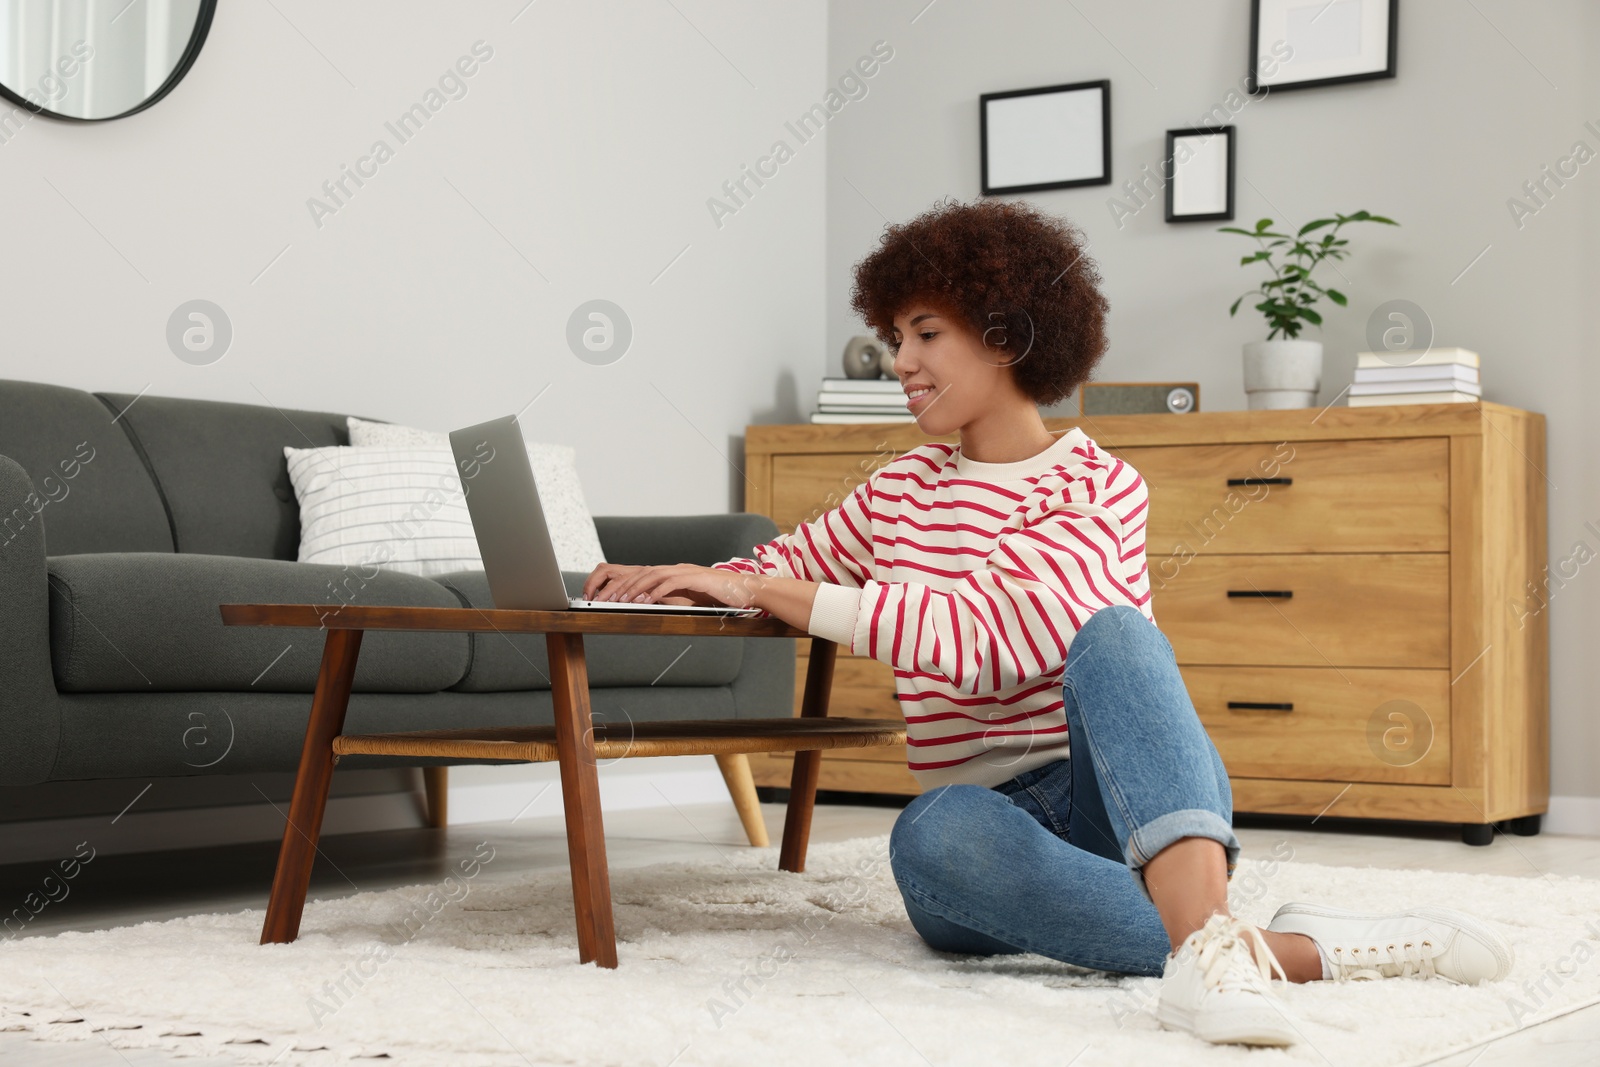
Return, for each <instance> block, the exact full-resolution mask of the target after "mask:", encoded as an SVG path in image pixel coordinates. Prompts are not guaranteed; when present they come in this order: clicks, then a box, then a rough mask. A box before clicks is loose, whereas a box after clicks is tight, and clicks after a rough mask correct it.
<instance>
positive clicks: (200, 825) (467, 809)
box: [0, 756, 731, 864]
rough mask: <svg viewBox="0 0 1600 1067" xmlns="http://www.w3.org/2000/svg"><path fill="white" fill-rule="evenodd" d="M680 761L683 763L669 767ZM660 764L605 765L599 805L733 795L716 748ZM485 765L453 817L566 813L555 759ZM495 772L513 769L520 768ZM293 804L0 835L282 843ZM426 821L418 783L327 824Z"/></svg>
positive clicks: (83, 820)
mask: <svg viewBox="0 0 1600 1067" xmlns="http://www.w3.org/2000/svg"><path fill="white" fill-rule="evenodd" d="M630 762H632V761H630ZM652 762H655V761H652ZM673 763H676V764H678V765H677V766H675V767H674V766H670V764H673ZM661 764H662V766H661V767H660V769H659V770H656V769H651V768H636V767H628V768H626V769H621V768H619V769H618V771H616V772H612V773H607V771H606V770H605V769H602V770H601V772H600V807H601V810H602V811H625V810H628V809H636V808H665V807H670V806H672V805H684V806H687V805H690V804H713V803H724V804H727V803H731V802H730V801H729V798H728V789H727V786H725V785H724V784H723V782H722V776H721V775H720V774H719V773H718V772H717V770H716V766H715V764H714V763H712V761H711V758H710V757H709V756H706V757H680V758H678V759H676V760H663V761H661ZM702 764H704V765H709V766H703V765H702ZM486 770H489V768H471V769H470V770H468V771H465V772H464V769H463V768H455V769H454V770H453V771H452V773H451V776H450V777H451V784H450V823H451V825H457V824H468V823H483V822H505V821H509V820H511V819H517V820H518V821H521V820H524V819H530V818H540V817H544V816H559V815H561V814H562V807H561V781H560V778H559V771H558V769H557V767H556V765H555V764H553V763H544V764H531V765H524V766H519V767H516V768H514V774H515V777H514V778H511V779H510V780H505V781H478V782H474V781H472V780H471V778H472V774H471V773H470V771H479V772H482V771H486ZM494 770H498V771H505V772H512V771H513V768H510V767H506V768H494ZM460 779H467V781H461V780H460ZM288 810H289V805H288V802H287V801H283V802H281V803H278V804H271V803H261V804H220V805H215V806H210V807H189V808H176V809H169V810H162V811H144V812H141V811H139V810H137V809H134V810H130V811H125V812H124V813H122V814H121V815H118V816H116V817H115V818H114V819H113V818H112V817H108V816H105V815H85V816H75V817H72V818H65V819H33V820H28V821H18V822H9V823H6V824H5V825H4V828H3V833H0V864H9V863H34V862H38V861H46V862H48V861H51V860H58V859H64V858H66V857H68V856H71V855H73V853H74V851H75V850H76V848H77V846H78V843H79V842H82V841H86V842H88V843H89V844H90V845H91V846H92V847H93V848H94V850H95V854H96V855H116V854H119V853H128V852H155V851H160V850H163V849H173V848H205V847H209V846H212V845H231V844H239V843H242V842H247V841H277V840H280V839H281V838H282V837H283V824H284V818H285V816H286V815H287V813H288ZM422 825H424V821H423V810H422V795H421V791H420V790H416V791H410V792H389V793H370V794H362V795H356V796H332V797H329V798H328V807H327V811H326V814H324V816H323V823H322V832H323V834H324V835H328V836H332V835H335V834H354V833H365V832H370V831H374V830H401V829H408V828H412V827H418V826H422Z"/></svg>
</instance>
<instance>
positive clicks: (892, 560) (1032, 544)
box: [714, 428, 1155, 788]
mask: <svg viewBox="0 0 1600 1067" xmlns="http://www.w3.org/2000/svg"><path fill="white" fill-rule="evenodd" d="M1148 505H1149V499H1148V496H1147V494H1146V490H1145V485H1144V480H1143V479H1142V478H1140V476H1139V473H1138V472H1137V471H1135V470H1134V469H1133V468H1132V467H1130V466H1129V465H1128V464H1126V463H1124V462H1122V461H1121V460H1120V459H1117V458H1116V457H1114V456H1110V455H1108V454H1106V453H1104V452H1102V451H1101V450H1100V449H1099V448H1098V447H1097V446H1096V445H1095V443H1094V441H1092V440H1090V439H1089V438H1088V437H1086V436H1085V435H1084V433H1083V431H1081V430H1078V429H1076V428H1074V429H1071V430H1068V431H1066V432H1065V433H1064V434H1062V435H1060V436H1059V437H1058V438H1057V440H1056V442H1055V444H1053V445H1051V446H1050V447H1049V448H1047V449H1045V450H1044V451H1043V452H1040V453H1039V454H1038V455H1036V456H1033V457H1031V458H1029V459H1024V460H1019V461H1017V462H1014V463H982V462H978V461H976V460H972V459H969V458H967V457H966V456H964V455H962V454H961V451H960V448H959V447H958V446H953V445H948V444H943V443H936V442H930V443H927V444H923V445H919V446H917V447H916V448H913V449H911V450H910V451H908V452H906V453H904V454H903V455H901V456H898V457H896V458H895V459H894V460H893V461H892V462H890V463H889V464H887V465H886V466H883V467H880V468H879V469H878V470H876V471H874V472H873V473H872V474H871V475H870V476H869V477H868V479H867V481H865V482H863V483H862V484H860V485H858V486H856V487H855V489H854V490H853V491H852V492H851V494H850V496H849V497H848V498H847V499H846V500H845V501H844V502H843V503H842V504H840V505H839V506H838V507H837V508H834V509H833V510H832V511H829V512H827V513H825V514H823V515H822V516H821V517H820V518H818V519H815V520H814V521H811V522H807V523H802V524H800V525H799V526H797V527H796V528H795V531H794V533H792V534H787V535H784V536H780V537H778V538H776V539H774V540H772V541H769V542H767V543H766V544H764V545H759V546H757V547H756V548H755V549H754V558H753V559H733V560H728V561H726V562H723V563H717V564H714V566H715V567H716V568H717V569H720V570H728V571H736V572H741V573H752V574H766V575H774V576H781V577H788V578H799V579H803V580H805V581H811V582H819V583H821V585H820V587H819V588H818V590H817V596H816V600H815V602H814V603H813V605H812V610H811V618H810V621H809V624H808V625H807V631H808V632H809V633H811V634H813V635H814V636H818V637H824V638H827V639H828V640H830V641H834V642H836V643H838V644H839V645H840V646H842V647H844V648H847V649H848V650H849V651H850V652H851V653H852V654H853V655H861V656H871V657H872V658H873V659H877V660H882V661H883V662H884V663H887V664H889V665H890V666H891V667H893V668H894V678H895V690H896V695H897V696H898V698H899V700H900V707H901V710H902V711H903V712H904V713H905V720H906V738H907V742H908V744H907V766H908V768H909V769H910V771H911V773H912V774H913V775H914V776H915V777H916V778H917V780H918V781H919V782H920V783H921V784H922V786H923V787H924V788H932V787H934V786H938V785H944V784H947V783H951V782H970V783H973V784H976V785H984V786H993V785H998V784H999V783H1001V782H1003V781H1005V780H1006V779H1008V778H1011V777H1014V776H1016V775H1018V774H1021V773H1023V772H1024V771H1028V770H1032V769H1033V768H1035V767H1038V766H1042V765H1043V764H1046V763H1049V762H1051V761H1052V760H1057V759H1061V758H1063V757H1066V756H1067V755H1068V740H1067V720H1066V712H1065V710H1064V707H1063V701H1062V674H1063V672H1064V670H1065V668H1066V659H1067V649H1068V647H1069V646H1070V645H1071V644H1072V638H1073V636H1074V635H1075V634H1076V633H1077V631H1078V629H1079V627H1081V626H1082V625H1083V623H1084V620H1086V619H1087V618H1088V617H1089V616H1090V615H1092V614H1094V612H1096V611H1098V610H1099V609H1101V608H1103V607H1107V606H1110V605H1114V604H1128V605H1132V606H1133V607H1135V608H1137V609H1138V610H1139V611H1140V612H1142V613H1143V614H1144V615H1145V617H1146V618H1148V619H1150V620H1151V622H1152V623H1154V621H1155V617H1154V616H1153V615H1152V614H1151V610H1150V582H1149V575H1148V568H1147V566H1146V563H1145V548H1144V541H1145V538H1144V530H1145V518H1146V515H1147V513H1148Z"/></svg>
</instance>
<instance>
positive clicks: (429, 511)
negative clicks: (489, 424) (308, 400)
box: [283, 445, 603, 577]
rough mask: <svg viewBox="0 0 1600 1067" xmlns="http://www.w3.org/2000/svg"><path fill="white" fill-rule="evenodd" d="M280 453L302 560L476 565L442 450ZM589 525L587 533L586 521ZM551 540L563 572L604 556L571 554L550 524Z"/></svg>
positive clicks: (479, 561) (430, 571)
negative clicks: (296, 511)
mask: <svg viewBox="0 0 1600 1067" xmlns="http://www.w3.org/2000/svg"><path fill="white" fill-rule="evenodd" d="M283 452H284V456H285V457H286V458H287V459H288V463H289V480H290V482H291V483H292V484H293V486H294V494H295V498H296V499H297V500H298V501H299V504H300V552H299V556H298V559H299V560H300V561H301V562H303V563H328V564H333V565H335V566H344V567H356V568H361V569H368V568H371V567H379V568H382V569H386V570H393V571H400V572H403V573H406V574H416V575H421V576H424V577H429V576H433V575H438V574H448V573H450V572H452V571H463V570H482V569H483V557H482V556H480V555H479V553H478V541H477V538H476V536H475V535H474V534H473V531H472V519H471V518H470V516H469V515H468V514H467V505H466V499H465V497H464V496H463V494H462V492H461V479H460V477H459V475H457V473H456V465H455V458H454V457H453V456H452V455H451V453H450V451H449V450H448V449H441V448H436V447H426V446H425V447H399V448H375V447H354V446H345V445H339V446H334V447H329V448H285V449H284V450H283ZM535 480H536V481H537V480H538V478H537V474H536V475H535ZM542 495H543V492H542V487H541V497H542ZM589 525H590V530H591V533H592V531H593V520H590V524H589ZM551 540H552V541H553V542H554V546H555V550H556V561H557V563H558V564H559V565H560V567H561V569H562V570H572V571H585V572H586V571H590V570H593V569H594V566H595V565H596V563H599V562H603V558H601V557H599V555H598V551H596V552H595V554H594V556H593V557H591V556H588V555H574V554H573V549H572V546H571V545H570V544H563V543H562V541H561V540H558V539H557V538H556V531H555V529H554V528H552V530H551ZM598 544H599V540H598V538H595V546H596V549H598ZM591 558H592V559H593V562H591V561H590V560H591Z"/></svg>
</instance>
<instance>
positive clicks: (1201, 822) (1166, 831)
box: [1124, 808, 1239, 903]
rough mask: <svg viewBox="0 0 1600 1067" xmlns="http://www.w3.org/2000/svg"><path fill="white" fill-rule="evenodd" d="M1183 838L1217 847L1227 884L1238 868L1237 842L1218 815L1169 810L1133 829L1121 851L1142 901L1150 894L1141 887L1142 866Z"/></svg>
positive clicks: (1203, 809)
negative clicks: (1222, 856)
mask: <svg viewBox="0 0 1600 1067" xmlns="http://www.w3.org/2000/svg"><path fill="white" fill-rule="evenodd" d="M1185 837H1208V838H1210V839H1211V840H1213V841H1216V842H1218V843H1219V844H1221V845H1222V848H1223V850H1224V851H1225V852H1226V853H1227V855H1228V878H1229V880H1230V881H1231V880H1232V879H1233V872H1234V869H1235V868H1237V867H1238V866H1239V839H1238V838H1237V837H1235V836H1234V834H1233V827H1231V826H1229V825H1228V824H1227V822H1226V821H1224V820H1223V818H1222V816H1220V815H1218V814H1217V813H1216V812H1214V811H1208V810H1206V809H1205V808H1189V809H1187V810H1184V811H1170V812H1168V813H1167V814H1165V815H1163V816H1161V817H1160V818H1158V819H1152V820H1151V821H1150V822H1147V823H1145V824H1144V825H1143V826H1141V827H1139V828H1138V829H1136V830H1134V831H1133V833H1132V834H1131V835H1129V837H1128V847H1127V848H1126V849H1125V850H1124V854H1125V857H1126V859H1127V862H1128V867H1129V869H1131V870H1132V871H1133V875H1134V881H1135V882H1137V883H1138V884H1139V892H1141V893H1143V894H1144V895H1145V899H1147V900H1148V899H1149V898H1150V891H1149V890H1148V889H1146V888H1145V884H1144V872H1143V867H1144V865H1145V864H1146V863H1149V862H1150V861H1151V860H1152V859H1153V858H1155V856H1156V855H1157V854H1158V853H1159V852H1160V851H1161V850H1162V849H1164V848H1166V847H1167V846H1168V845H1170V844H1172V843H1173V842H1174V841H1180V840H1182V839H1183V838H1185ZM1152 903H1154V901H1152Z"/></svg>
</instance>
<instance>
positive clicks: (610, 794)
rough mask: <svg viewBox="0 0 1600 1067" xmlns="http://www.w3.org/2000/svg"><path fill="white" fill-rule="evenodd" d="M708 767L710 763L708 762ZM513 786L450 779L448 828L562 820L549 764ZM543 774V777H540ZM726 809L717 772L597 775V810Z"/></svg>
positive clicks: (554, 771)
mask: <svg viewBox="0 0 1600 1067" xmlns="http://www.w3.org/2000/svg"><path fill="white" fill-rule="evenodd" d="M706 761H707V762H709V761H710V760H709V757H706ZM521 770H523V774H522V775H519V777H518V779H517V780H515V781H506V782H458V781H457V778H458V775H456V774H454V773H452V774H451V776H450V778H451V781H450V824H451V825H452V826H455V825H458V824H467V823H478V822H506V821H509V820H511V819H516V820H518V821H521V820H523V819H537V818H540V817H543V816H551V815H560V814H561V812H562V808H561V779H560V778H559V777H558V772H557V769H556V765H555V764H553V763H545V764H536V765H534V766H533V767H529V768H521ZM540 772H542V773H540ZM716 803H723V804H728V803H731V801H730V800H729V798H728V787H727V786H726V785H724V784H723V781H722V775H721V774H719V773H717V770H716V768H715V766H713V767H711V768H710V769H709V770H706V769H701V768H693V769H681V770H680V769H674V770H665V769H663V770H659V771H651V770H643V771H640V770H633V769H631V768H630V771H629V773H622V774H607V773H605V771H604V770H602V771H601V773H600V810H601V811H627V810H630V809H635V808H664V807H669V806H671V805H675V804H676V805H689V804H716Z"/></svg>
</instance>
